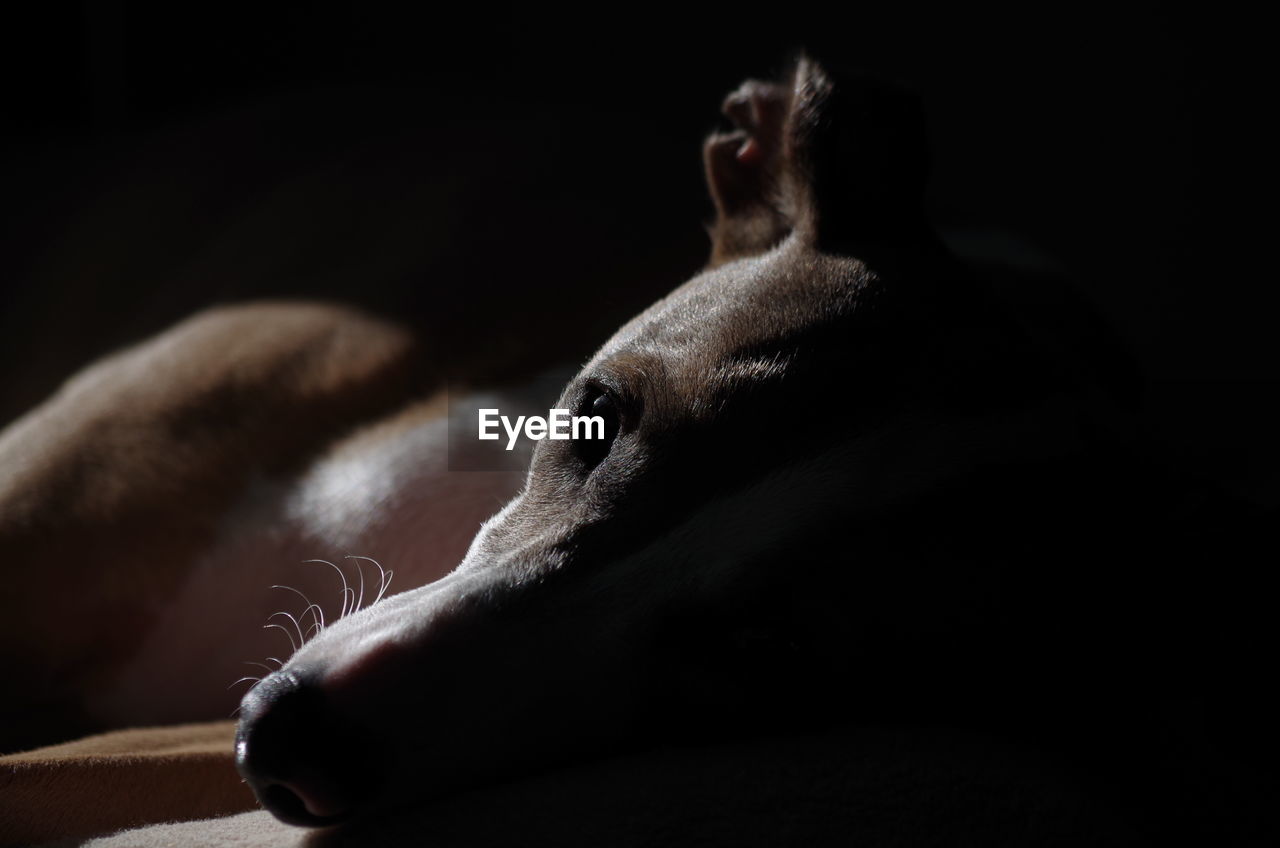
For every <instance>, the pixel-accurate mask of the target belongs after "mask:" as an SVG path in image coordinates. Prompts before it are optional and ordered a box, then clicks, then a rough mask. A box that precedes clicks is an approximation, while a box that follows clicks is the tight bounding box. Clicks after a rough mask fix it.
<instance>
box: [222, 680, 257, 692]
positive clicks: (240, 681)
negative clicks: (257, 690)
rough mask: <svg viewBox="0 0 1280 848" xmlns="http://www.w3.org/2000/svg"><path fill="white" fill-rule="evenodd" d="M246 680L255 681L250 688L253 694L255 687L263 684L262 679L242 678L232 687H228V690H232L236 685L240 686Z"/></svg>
mask: <svg viewBox="0 0 1280 848" xmlns="http://www.w3.org/2000/svg"><path fill="white" fill-rule="evenodd" d="M246 680H252V681H253V686H250V687H249V691H250V692H252V691H253V688H254V686H257V685H258V684H259V683H261V682H262V678H261V677H242V678H240V679H239V680H237V681H236V682H235V683H232V684H231V686H228V687H227V688H228V689H230V688H232V687H233V686H236V685H238V684H241V683H244V682H245V681H246Z"/></svg>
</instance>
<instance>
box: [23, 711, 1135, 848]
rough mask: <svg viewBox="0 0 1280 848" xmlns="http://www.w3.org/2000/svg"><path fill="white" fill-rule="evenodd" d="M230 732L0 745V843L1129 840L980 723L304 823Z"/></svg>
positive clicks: (104, 846) (599, 774)
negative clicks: (4, 748)
mask: <svg viewBox="0 0 1280 848" xmlns="http://www.w3.org/2000/svg"><path fill="white" fill-rule="evenodd" d="M233 729H234V728H233V725H232V724H231V723H230V722H222V723H216V724H201V725H186V726H181V727H170V728H156V729H147V730H129V731H123V732H118V733H110V734H106V735H102V736H94V737H90V738H87V739H83V740H80V741H77V742H73V743H69V744H66V745H58V746H55V747H51V748H44V749H41V750H38V751H32V752H28V753H24V754H15V755H10V756H7V757H3V758H0V845H4V846H14V845H31V844H51V845H57V846H73V845H85V846H93V848H158V846H218V847H219V848H233V847H234V848H292V846H311V848H328V846H367V845H431V846H436V847H437V848H448V846H468V848H477V846H510V845H520V846H538V845H547V846H557V848H572V846H584V848H586V846H591V848H600V846H610V848H626V846H642V845H662V846H695V845H696V846H711V845H734V846H752V845H759V846H774V845H806V846H824V845H832V846H835V845H840V846H846V845H856V846H877V845H920V844H975V845H977V844H981V845H985V846H998V845H1040V846H1049V845H1082V844H1088V845H1121V844H1131V842H1130V838H1131V836H1132V834H1130V833H1128V832H1127V829H1126V828H1125V827H1124V826H1123V825H1121V824H1120V823H1118V822H1117V821H1115V820H1114V818H1113V817H1112V816H1111V815H1109V814H1107V813H1106V812H1104V811H1103V810H1102V809H1101V808H1100V807H1099V806H1098V805H1097V804H1095V803H1094V802H1093V801H1092V800H1090V799H1089V798H1087V797H1086V796H1085V795H1083V794H1081V793H1080V792H1078V791H1077V790H1076V789H1075V788H1074V787H1072V786H1071V785H1070V782H1069V781H1065V780H1063V776H1062V775H1061V774H1059V773H1058V772H1056V770H1054V769H1052V768H1047V767H1046V766H1045V764H1043V763H1040V762H1038V761H1036V760H1034V759H1029V758H1028V757H1026V756H1024V755H1021V754H1013V753H1011V752H1007V751H1001V750H1000V749H999V748H998V746H992V745H990V744H988V742H986V741H985V740H982V739H975V738H972V737H964V736H956V735H954V734H948V733H941V732H936V733H935V732H924V731H919V730H914V731H911V732H905V731H896V730H883V729H881V730H872V729H860V730H846V731H840V732H836V733H830V734H825V735H820V736H799V737H787V738H779V739H761V740H755V741H751V742H740V743H736V744H729V745H720V746H709V747H704V748H679V749H667V750H661V751H653V752H649V753H645V754H638V755H634V756H630V757H625V758H619V759H616V760H610V761H604V762H598V763H590V764H584V765H582V766H579V767H576V768H571V769H564V770H560V771H556V772H550V773H547V774H543V775H539V776H535V777H531V778H528V779H525V780H522V781H517V782H513V783H510V784H506V785H499V786H492V787H488V788H485V789H483V790H479V791H475V792H471V793H466V794H462V795H458V796H455V797H451V798H445V799H436V800H432V801H431V802H429V803H427V802H424V803H422V804H419V805H416V806H414V807H411V808H403V809H399V810H384V811H382V812H380V813H378V814H377V815H372V816H367V817H365V818H363V819H362V820H359V821H357V822H353V823H352V824H350V825H347V826H343V827H338V828H331V829H328V830H307V829H303V828H295V827H290V826H288V825H284V824H281V823H279V822H278V821H276V820H275V819H274V818H272V817H271V816H270V815H269V814H267V813H265V812H263V811H261V810H253V807H254V801H253V798H252V795H251V794H250V793H249V791H248V790H247V788H246V787H245V786H244V784H243V783H241V782H240V779H239V777H238V775H237V774H236V772H235V769H234V767H233V765H232V738H233ZM246 810H253V811H250V812H243V811H246ZM233 813H238V814H236V815H232V814H233ZM122 828H124V829H123V830H122Z"/></svg>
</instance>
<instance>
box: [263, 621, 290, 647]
mask: <svg viewBox="0 0 1280 848" xmlns="http://www.w3.org/2000/svg"><path fill="white" fill-rule="evenodd" d="M272 627H274V628H276V629H277V630H282V631H284V635H286V636H288V637H289V644H290V645H292V646H293V650H294V651H295V652H296V651H297V650H298V648H299V645H298V643H297V642H295V641H293V634H292V633H290V632H289V629H288V628H287V627H285V626H283V625H280V624H264V625H262V629H263V630H270V629H271V628H272Z"/></svg>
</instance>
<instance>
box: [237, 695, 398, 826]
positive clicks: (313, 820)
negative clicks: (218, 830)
mask: <svg viewBox="0 0 1280 848" xmlns="http://www.w3.org/2000/svg"><path fill="white" fill-rule="evenodd" d="M241 710H242V713H241V719H240V726H239V728H238V730H237V732H236V767H237V768H238V769H239V771H240V774H241V775H242V776H243V777H244V778H245V780H246V781H247V782H248V784H249V786H250V787H251V788H252V789H253V791H254V793H255V794H257V796H258V800H259V801H260V802H261V803H262V806H263V807H265V808H266V809H267V810H268V811H270V812H271V813H272V814H273V815H275V816H276V817H277V818H278V819H280V820H281V821H284V822H287V823H289V824H297V825H305V826H321V825H327V824H333V823H335V822H337V821H339V820H341V819H344V818H346V817H348V816H349V815H351V814H352V813H353V812H355V810H356V809H357V808H358V806H359V804H360V802H361V801H362V800H363V799H364V798H365V797H367V793H364V792H361V791H359V790H361V789H362V788H366V787H367V786H368V785H369V780H370V778H371V777H373V776H374V774H373V770H372V769H370V768H369V767H368V764H367V763H364V762H357V760H360V759H361V758H362V751H363V747H362V746H361V745H360V744H359V740H358V739H355V738H353V736H354V734H353V732H352V730H351V728H350V727H348V726H346V725H344V723H343V722H342V721H340V720H339V719H338V717H337V716H336V715H335V714H334V712H333V710H332V708H331V706H330V705H329V704H328V703H327V699H326V697H325V695H324V693H323V692H322V691H321V690H320V688H319V687H317V686H315V685H314V684H312V683H310V682H309V681H308V679H307V677H306V676H305V675H304V674H299V673H296V672H293V671H279V672H276V673H275V674H272V675H270V676H269V677H267V678H265V679H264V680H263V681H262V683H261V684H259V685H258V686H257V687H256V688H255V689H254V690H253V691H252V692H251V693H249V694H248V695H246V696H245V699H244V701H243V703H242V705H241Z"/></svg>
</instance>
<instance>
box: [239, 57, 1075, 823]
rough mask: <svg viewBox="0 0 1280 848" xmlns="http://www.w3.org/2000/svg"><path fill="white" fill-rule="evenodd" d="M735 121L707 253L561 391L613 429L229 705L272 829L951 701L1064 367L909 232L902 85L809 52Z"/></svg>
mask: <svg viewBox="0 0 1280 848" xmlns="http://www.w3.org/2000/svg"><path fill="white" fill-rule="evenodd" d="M725 113H726V115H727V116H728V117H729V118H730V119H731V120H732V122H733V123H734V124H735V125H736V128H735V129H733V130H732V131H729V132H725V133H720V134H716V135H714V136H712V137H711V138H710V139H709V140H708V142H707V144H706V147H705V150H704V155H705V162H706V168H707V174H708V180H709V183H710V187H711V192H712V195H713V198H714V200H715V204H716V210H717V219H716V222H715V224H714V226H713V232H712V235H713V243H714V246H713V253H712V261H711V264H710V265H709V267H708V268H707V269H706V270H705V271H704V272H703V273H701V274H699V275H698V276H697V277H695V278H694V279H692V280H690V281H689V282H688V283H686V284H685V285H683V286H681V287H680V288H678V289H677V290H675V291H674V292H673V293H672V294H670V295H669V296H668V297H666V298H665V299H663V300H661V301H659V302H658V303H656V304H654V305H653V306H652V307H650V308H649V309H648V310H646V311H645V312H643V313H642V314H640V315H639V316H637V317H636V318H635V319H633V320H632V321H631V322H630V323H628V324H627V325H626V326H624V327H623V328H622V329H621V330H619V331H618V333H617V334H616V335H614V337H613V338H612V339H610V340H609V341H608V342H607V343H606V344H605V345H604V346H603V347H602V348H601V349H600V351H599V352H598V353H597V354H596V355H595V356H594V358H593V359H592V360H591V361H590V362H589V363H588V364H587V365H586V367H584V368H583V369H582V371H581V372H580V373H579V374H578V376H577V377H576V378H574V379H573V380H572V381H571V382H570V383H569V385H568V386H567V387H566V388H565V390H564V393H563V395H562V396H561V398H560V401H559V402H558V403H557V406H558V407H563V408H568V409H570V410H574V411H575V412H577V413H578V414H589V415H593V416H600V417H601V418H603V419H604V421H605V438H604V439H590V440H588V439H583V440H580V441H542V442H540V443H539V445H538V448H537V450H536V452H535V454H534V458H533V462H532V466H531V468H530V471H529V476H528V480H527V483H526V485H525V488H524V490H523V491H522V492H521V493H520V494H519V495H518V496H517V497H516V498H515V499H514V500H513V501H512V502H511V503H509V504H508V505H507V506H506V507H505V508H504V509H503V510H502V511H501V512H500V513H498V514H497V515H496V516H494V517H493V518H492V519H490V520H489V521H488V522H487V523H486V524H485V525H484V527H483V528H482V530H481V531H480V533H479V535H478V536H477V537H476V539H475V541H474V543H473V544H472V546H471V549H470V551H469V553H468V554H467V556H466V558H465V560H464V561H463V562H462V563H461V565H459V566H458V568H457V569H456V571H454V572H453V573H452V574H450V575H449V576H448V577H446V578H445V579H443V580H441V581H439V582H437V583H435V584H432V585H429V586H426V587H423V588H421V589H417V590H414V591H410V592H405V593H403V594H400V595H397V596H394V597H391V598H388V599H386V600H384V601H382V602H381V603H378V604H377V605H376V606H373V607H370V608H369V609H366V610H364V611H362V612H359V613H357V614H355V615H351V616H349V617H347V618H345V619H343V620H341V621H340V622H337V623H335V624H333V625H332V626H330V627H329V628H328V629H326V630H325V631H324V632H322V633H321V634H319V635H318V636H317V637H316V638H315V639H313V640H312V641H311V642H309V643H308V644H306V645H305V646H303V648H302V649H301V650H299V651H298V652H297V654H296V655H295V656H294V657H293V658H292V659H291V660H290V661H289V662H288V664H287V665H286V666H285V667H284V668H283V669H282V670H281V671H279V672H277V673H276V674H273V675H271V676H270V677H268V678H267V679H266V680H265V681H263V683H262V684H261V685H259V686H258V687H257V688H256V689H255V690H254V691H253V692H251V693H250V694H249V695H248V696H246V698H245V700H244V705H243V719H242V721H241V726H240V733H239V740H238V756H239V764H240V768H241V771H242V773H243V774H244V775H245V776H246V778H247V779H248V780H249V782H250V784H251V785H252V786H253V787H254V789H255V790H256V791H257V793H258V795H259V797H260V798H261V800H262V801H263V803H264V805H266V806H267V807H268V809H270V810H271V811H272V812H274V813H275V814H276V815H278V816H279V817H281V818H282V819H285V820H286V821H291V822H297V823H304V824H319V823H325V822H328V821H332V820H336V819H338V818H341V817H344V816H348V815H351V814H355V813H358V812H361V811H362V810H365V809H368V808H370V807H371V806H373V805H375V803H376V804H382V803H392V802H394V801H396V800H397V799H405V798H411V797H423V796H426V795H430V794H433V793H440V792H444V791H449V790H452V789H457V788H461V787H465V786H468V785H474V784H476V783H481V782H485V781H491V780H496V779H500V778H503V777H509V776H513V775H517V774H520V773H527V772H529V771H531V770H535V769H540V768H546V767H549V766H551V765H554V764H556V763H558V762H563V761H566V760H569V759H577V758H585V757H591V756H599V755H604V754H607V753H610V752H615V751H618V750H621V749H623V748H625V747H627V746H634V745H640V744H646V743H652V742H655V741H659V740H668V739H672V738H679V737H681V736H689V737H693V738H706V737H707V736H708V735H710V734H715V733H721V732H735V731H740V730H744V729H751V728H757V727H760V726H762V725H767V724H768V723H769V722H775V721H779V720H788V721H800V720H802V719H803V720H816V719H821V718H822V717H823V716H824V715H828V714H829V713H831V712H832V711H842V712H843V711H847V710H849V709H853V708H857V707H858V706H866V705H868V704H872V703H874V702H876V700H877V698H878V697H879V696H880V695H882V694H883V693H884V692H885V691H887V690H888V689H890V688H892V687H889V686H888V685H887V683H886V681H889V680H890V679H891V678H893V676H894V675H895V674H896V673H897V672H898V671H900V670H902V669H903V668H908V669H909V670H910V672H911V676H912V677H914V678H917V679H923V678H926V677H927V678H929V679H931V680H933V681H934V684H933V685H935V686H937V687H938V688H942V687H944V686H945V685H946V683H945V678H946V674H947V672H946V669H948V668H954V664H953V663H951V661H952V660H954V659H955V658H956V657H957V656H959V655H960V654H961V652H962V651H963V650H964V648H963V647H961V641H962V640H956V639H955V638H954V637H953V635H952V634H955V633H957V632H964V633H969V634H974V633H977V632H979V631H982V630H983V629H984V628H983V626H982V625H981V624H980V621H981V620H982V619H981V617H982V616H983V615H984V612H985V611H989V610H993V609H995V608H996V607H997V606H998V603H999V597H1000V595H1001V582H1000V581H1001V580H1002V579H1003V578H1002V577H1001V570H1000V569H999V568H998V567H997V566H996V565H995V563H999V562H1007V561H1009V559H1010V558H1011V557H1012V556H1014V555H1015V554H1014V553H1013V549H1014V547H1015V545H1013V543H1012V542H1011V541H1010V540H1009V538H1008V537H1009V535H1010V534H1008V533H1006V532H1005V531H1004V529H1003V528H1004V527H1006V526H1007V524H1008V523H1009V522H1017V521H1019V520H1023V519H1027V518H1028V515H1027V514H1025V513H1029V511H1028V510H1025V509H1023V507H1024V506H1025V504H1026V502H1027V499H1028V498H1032V497H1033V495H1032V494H1031V493H1030V492H1029V491H1028V490H1027V489H1026V488H1022V489H1019V488H1018V487H1019V486H1023V485H1024V484H1025V483H1026V481H1027V480H1029V479H1031V478H1033V477H1035V474H1036V472H1034V471H1031V470H1029V469H1032V468H1041V467H1043V463H1050V464H1052V463H1053V462H1055V461H1056V459H1057V458H1059V457H1062V456H1064V455H1067V454H1069V453H1070V451H1071V450H1072V445H1073V443H1074V440H1075V438H1076V430H1075V425H1074V424H1073V423H1071V418H1070V416H1065V415H1064V414H1063V412H1064V408H1065V407H1064V404H1066V403H1068V401H1066V400H1064V399H1066V398H1069V397H1071V396H1072V390H1071V388H1070V386H1069V383H1070V381H1069V379H1068V378H1067V377H1066V376H1065V375H1063V374H1061V373H1059V371H1058V370H1055V369H1054V368H1053V367H1052V366H1050V365H1048V364H1047V362H1046V360H1045V359H1043V358H1042V357H1040V356H1038V355H1037V354H1036V353H1035V352H1034V351H1033V350H1032V349H1031V347H1030V346H1029V345H1027V344H1025V343H1024V342H1023V341H1022V340H1021V339H1020V337H1019V335H1018V334H1017V333H1016V332H1015V331H1014V330H1013V329H1012V327H1011V325H1010V324H1008V323H1006V321H1005V319H1004V318H1003V317H1002V316H1001V314H1000V313H999V312H998V311H997V310H995V309H993V308H992V306H991V305H990V304H989V303H988V302H987V301H986V300H985V299H984V298H983V297H982V296H981V295H980V293H979V292H978V290H977V289H976V288H975V287H974V286H973V285H972V284H971V283H970V282H969V281H968V280H967V279H966V278H965V277H964V275H963V274H962V273H960V272H959V271H958V269H957V266H956V265H955V264H954V263H953V262H952V260H951V258H950V256H949V254H948V253H947V252H946V251H945V250H944V249H943V248H942V247H941V245H940V242H939V241H938V240H937V239H936V237H935V236H934V235H933V234H932V232H931V230H930V229H929V227H928V226H927V225H926V223H925V219H924V215H923V212H922V209H921V203H922V192H923V185H924V180H925V171H926V159H927V157H926V153H925V142H924V134H923V129H922V124H923V121H922V119H921V116H920V112H919V110H918V108H917V106H916V104H915V102H914V100H913V98H911V97H910V96H909V95H906V94H904V93H903V92H901V91H900V90H898V89H896V88H894V87H892V86H889V85H885V84H881V83H878V82H875V81H871V80H863V79H855V80H849V81H847V82H846V81H836V80H834V79H833V78H832V77H831V76H830V75H828V74H827V73H825V72H824V71H823V70H822V69H820V68H819V67H817V66H816V65H815V64H814V63H812V62H810V61H807V60H802V61H800V62H799V63H798V65H797V67H796V70H795V72H794V74H793V76H792V78H791V79H790V80H789V81H788V82H786V83H784V84H765V83H757V82H750V83H747V84H746V85H744V86H743V87H742V88H741V89H740V90H739V91H738V92H736V93H734V94H733V95H731V96H730V97H729V99H728V100H727V102H726V104H725ZM1064 421H1067V422H1068V423H1066V424H1064V423H1063V422H1064ZM1030 458H1035V461H1036V464H1035V465H1032V464H1029V459H1030ZM1014 469H1017V471H1016V472H1015V471H1014ZM1015 477H1016V480H1017V481H1016V482H1015V481H1014V478H1015ZM1014 493H1016V496H1014ZM1001 510H1005V511H1006V512H1005V513H1003V514H1002V513H1001V512H1000V511H1001ZM973 638H974V639H978V638H979V637H977V636H974V637H973ZM968 644H969V647H972V645H973V644H974V643H973V642H970V643H968ZM926 648H927V650H926ZM930 675H932V677H930ZM850 683H853V684H854V685H853V686H852V687H850V686H849V685H848V684H850ZM851 690H852V691H854V692H855V693H857V696H856V698H855V700H854V702H850V701H849V700H848V699H847V698H844V697H843V696H842V694H841V693H844V692H848V691H851Z"/></svg>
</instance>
